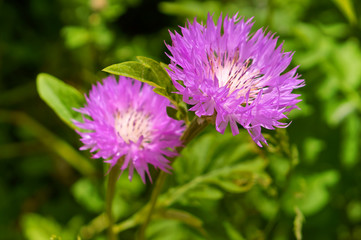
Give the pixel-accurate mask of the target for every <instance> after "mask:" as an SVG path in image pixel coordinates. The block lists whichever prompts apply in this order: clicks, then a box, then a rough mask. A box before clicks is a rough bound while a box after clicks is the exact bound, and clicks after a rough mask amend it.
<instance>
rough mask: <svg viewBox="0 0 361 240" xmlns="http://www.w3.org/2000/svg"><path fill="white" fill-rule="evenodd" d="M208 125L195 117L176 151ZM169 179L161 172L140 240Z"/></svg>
mask: <svg viewBox="0 0 361 240" xmlns="http://www.w3.org/2000/svg"><path fill="white" fill-rule="evenodd" d="M207 125H208V121H207V120H206V119H203V118H198V117H194V118H193V120H192V122H191V123H190V125H189V126H188V127H187V128H186V130H185V131H184V132H183V134H182V136H181V138H180V140H181V141H182V146H181V147H178V148H176V151H177V152H178V153H180V152H181V151H182V150H183V148H184V147H185V146H186V145H187V144H188V143H189V142H190V141H191V140H192V139H193V138H195V137H196V136H197V135H198V134H199V133H200V132H202V131H203V130H204V129H205V128H206V127H207ZM169 160H170V161H171V163H173V162H174V160H175V158H171V159H169ZM166 177H167V173H166V172H163V171H161V173H160V174H159V175H158V178H157V182H156V184H155V187H154V189H153V191H152V195H151V197H150V207H149V210H148V212H147V215H146V218H145V221H144V222H143V224H142V226H141V228H140V231H139V240H144V239H145V230H146V229H147V226H148V224H149V222H150V219H151V217H152V214H153V211H154V208H155V205H156V203H157V199H158V196H159V194H160V192H161V190H162V187H163V185H164V182H165V179H166Z"/></svg>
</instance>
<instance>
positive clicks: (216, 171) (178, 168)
mask: <svg viewBox="0 0 361 240" xmlns="http://www.w3.org/2000/svg"><path fill="white" fill-rule="evenodd" d="M233 150H234V151H233ZM246 154H247V155H246ZM245 156H247V158H245ZM265 166H266V162H265V161H264V160H263V159H262V158H260V157H257V156H252V155H251V154H250V144H249V143H248V142H247V141H245V138H244V136H242V134H241V136H232V134H231V133H229V132H227V133H226V134H225V135H214V134H204V135H202V136H201V137H199V138H198V139H196V141H193V142H191V144H190V145H189V146H188V147H187V148H186V149H184V151H183V152H182V156H181V157H180V159H178V160H177V161H176V162H175V164H174V177H175V178H176V180H177V181H178V184H179V185H177V186H175V187H173V188H171V189H170V190H169V191H168V192H167V193H165V194H163V195H162V197H161V199H162V200H161V201H160V204H161V206H170V205H172V204H173V203H175V202H178V201H181V202H187V200H190V202H192V200H195V198H198V199H199V200H201V199H204V198H207V199H214V200H216V199H220V198H222V197H223V194H222V193H223V192H230V193H241V192H246V191H248V190H250V189H251V188H252V187H253V186H254V185H255V184H261V185H263V186H267V185H268V184H270V178H269V176H268V175H267V174H266V173H265V172H264V168H265Z"/></svg>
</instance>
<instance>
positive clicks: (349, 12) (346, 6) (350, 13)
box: [333, 0, 357, 24]
mask: <svg viewBox="0 0 361 240" xmlns="http://www.w3.org/2000/svg"><path fill="white" fill-rule="evenodd" d="M333 1H334V2H335V3H336V5H337V6H338V7H339V9H340V10H341V12H342V13H343V14H344V15H345V16H346V17H347V19H348V21H349V22H350V23H352V24H357V16H356V13H355V9H354V7H353V3H352V0H333Z"/></svg>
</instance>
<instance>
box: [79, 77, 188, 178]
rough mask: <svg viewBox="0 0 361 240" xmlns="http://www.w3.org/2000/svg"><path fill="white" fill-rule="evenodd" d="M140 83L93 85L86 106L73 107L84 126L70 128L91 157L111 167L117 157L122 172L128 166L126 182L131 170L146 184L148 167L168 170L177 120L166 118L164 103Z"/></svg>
mask: <svg viewBox="0 0 361 240" xmlns="http://www.w3.org/2000/svg"><path fill="white" fill-rule="evenodd" d="M152 89H153V88H152V87H151V86H149V85H146V84H142V83H141V82H139V81H135V80H132V79H130V78H126V77H120V78H119V81H117V80H116V79H115V77H113V76H110V77H107V78H106V79H104V80H103V85H102V84H101V83H98V84H97V85H94V86H93V87H92V89H91V91H90V92H89V97H87V96H86V102H87V104H86V106H85V107H84V108H81V109H77V111H79V112H80V113H82V114H83V120H84V122H83V123H81V122H75V121H74V123H75V125H76V126H77V127H79V128H81V129H84V130H86V131H78V133H79V135H80V136H81V141H82V142H83V144H84V146H83V147H81V148H80V149H81V150H86V149H90V152H92V153H94V155H93V158H103V159H105V162H107V163H110V164H111V167H113V166H115V164H116V163H117V162H118V161H119V160H120V159H122V161H123V162H122V163H121V164H122V165H121V170H122V172H123V171H124V170H125V169H126V168H129V180H131V179H132V177H133V171H134V169H135V170H136V171H137V172H138V173H139V175H140V176H141V178H142V180H143V182H144V183H145V173H147V175H148V177H149V179H150V181H152V180H151V176H150V174H149V168H148V164H151V165H153V166H154V167H155V168H160V169H161V170H163V171H166V172H168V169H169V168H170V166H169V165H168V163H169V161H168V160H167V158H166V157H174V156H176V155H177V154H176V152H175V151H174V148H175V147H177V146H180V145H181V142H180V140H179V137H180V135H181V133H182V131H183V128H184V127H183V123H182V121H176V120H174V119H172V118H170V117H168V115H167V113H166V107H167V106H169V104H170V103H169V100H168V99H166V98H165V97H162V96H160V95H158V94H156V93H154V92H153V91H152Z"/></svg>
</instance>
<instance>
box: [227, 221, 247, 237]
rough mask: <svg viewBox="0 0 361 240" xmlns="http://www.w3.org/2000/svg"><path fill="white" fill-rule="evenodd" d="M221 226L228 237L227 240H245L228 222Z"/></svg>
mask: <svg viewBox="0 0 361 240" xmlns="http://www.w3.org/2000/svg"><path fill="white" fill-rule="evenodd" d="M223 226H224V228H225V230H226V233H227V235H228V239H232V240H245V238H244V237H243V236H242V235H241V234H240V233H239V232H238V231H237V229H235V228H234V227H233V226H232V224H231V223H229V222H223Z"/></svg>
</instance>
